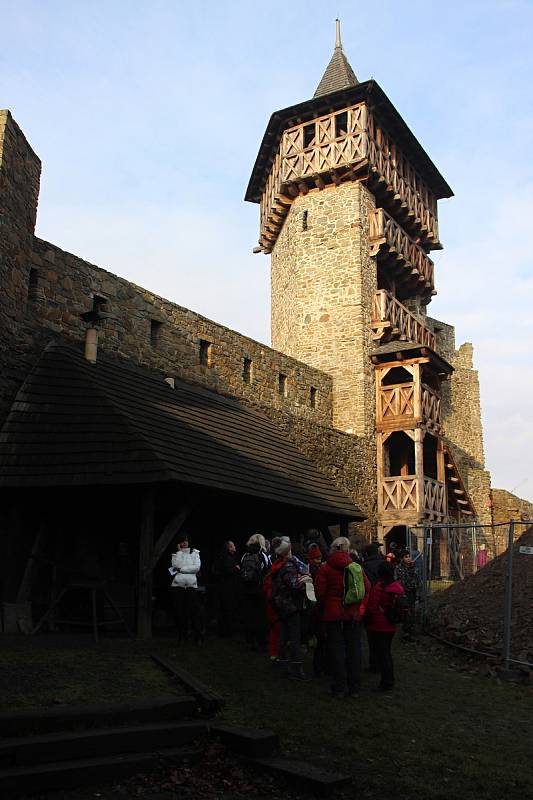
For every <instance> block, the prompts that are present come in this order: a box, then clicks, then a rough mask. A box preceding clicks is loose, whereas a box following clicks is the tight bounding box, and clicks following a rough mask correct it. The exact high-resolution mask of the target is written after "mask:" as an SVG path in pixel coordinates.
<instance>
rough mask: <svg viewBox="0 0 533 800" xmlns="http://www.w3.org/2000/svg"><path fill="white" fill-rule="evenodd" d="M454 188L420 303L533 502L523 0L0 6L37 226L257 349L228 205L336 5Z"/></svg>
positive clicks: (527, 7) (259, 321)
mask: <svg viewBox="0 0 533 800" xmlns="http://www.w3.org/2000/svg"><path fill="white" fill-rule="evenodd" d="M337 15H338V16H340V17H341V20H342V38H343V44H344V50H345V52H346V54H347V55H348V58H349V60H350V62H351V64H352V66H353V68H354V70H355V72H356V74H357V76H358V77H359V79H360V80H366V79H367V78H370V77H374V78H375V79H376V80H377V81H378V82H379V83H380V85H381V86H382V88H383V89H384V90H385V91H386V92H387V94H388V95H389V97H390V99H391V100H392V102H393V103H394V104H395V105H396V107H397V108H398V110H399V111H400V113H401V114H402V115H403V117H404V119H405V120H406V122H407V123H408V124H409V125H410V126H411V128H412V130H413V132H414V133H415V135H416V136H417V137H418V139H419V140H420V141H421V143H422V145H423V146H424V147H425V149H426V150H427V151H428V153H429V154H430V156H431V157H432V159H433V160H434V161H435V163H436V164H437V166H438V167H439V169H440V170H441V172H442V173H443V174H444V176H445V177H446V179H447V180H448V182H449V183H450V185H451V186H452V188H453V189H454V191H455V195H456V196H455V197H454V198H452V199H450V200H446V201H443V202H441V203H440V232H441V239H442V241H443V244H444V247H445V249H444V251H443V252H442V253H437V254H434V255H435V262H436V281H437V288H438V295H437V297H436V298H435V299H434V301H433V302H432V303H431V305H430V307H429V309H428V310H429V313H430V314H431V315H432V316H436V317H438V318H441V319H443V320H445V321H446V322H450V323H452V324H455V325H456V328H457V342H458V344H460V343H461V342H463V341H471V342H473V343H474V346H475V363H476V366H477V368H478V369H479V371H480V380H481V399H482V406H483V415H484V424H485V452H486V460H487V467H488V468H489V469H490V470H491V472H492V475H493V485H495V486H498V487H502V488H507V489H510V490H512V489H516V493H517V494H520V495H522V496H524V497H528V498H530V499H532V500H533V475H532V472H531V470H530V468H529V460H530V456H531V453H532V452H533V424H532V422H531V414H532V407H533V401H532V399H531V398H532V397H533V357H532V350H533V341H532V338H533V337H532V323H531V308H532V307H533V267H532V256H531V247H530V242H529V236H531V233H530V231H531V230H533V223H532V222H531V219H532V217H533V167H532V159H531V143H532V141H533V104H532V94H533V92H532V89H531V85H532V79H533V55H532V49H533V48H532V46H531V41H532V40H533V2H531V0H528V1H527V2H526V0H500V1H499V2H490V0H488V1H486V2H469V0H465V1H464V2H456V0H447V2H444V1H443V0H441V2H433V1H432V0H428V1H427V2H419V1H418V0H414V1H410V0H408V2H406V3H398V2H390V0H382V2H380V3H379V4H377V3H376V4H374V3H373V4H370V3H360V2H357V3H356V2H353V1H352V2H347V1H346V0H337V2H335V3H328V2H324V1H323V0H322V2H316V0H306V1H305V2H302V1H301V0H292V2H290V3H289V2H280V1H279V0H271V2H270V3H268V4H263V3H256V2H252V1H250V2H246V3H244V2H232V0H226V2H225V3H219V2H214V1H208V0H204V2H201V1H199V2H196V3H195V4H190V3H184V2H178V1H177V0H174V2H171V0H151V2H149V3H146V2H142V3H141V2H136V0H133V1H132V0H129V1H128V2H125V0H107V2H100V0H85V2H81V0H68V2H67V0H60V1H59V0H46V1H45V0H41V1H40V2H29V1H28V0H17V2H16V3H14V2H12V0H9V1H6V0H0V18H1V19H2V33H3V35H2V47H1V50H0V107H2V108H9V109H10V110H11V111H12V113H13V115H14V117H15V119H16V120H17V122H18V123H19V125H20V126H21V127H22V129H23V130H24V132H25V134H26V136H27V138H28V140H29V141H30V143H31V144H32V146H33V148H34V149H35V151H36V152H37V154H38V155H39V156H40V158H41V159H42V161H43V175H42V189H41V196H40V203H39V214H38V221H37V234H38V235H39V236H41V237H42V238H45V239H48V240H49V241H52V242H54V244H57V245H59V246H60V247H63V248H64V249H66V250H70V251H71V252H74V253H76V254H78V255H80V256H82V257H83V258H86V259H87V260H89V261H92V262H94V263H96V264H98V265H100V266H102V267H105V268H107V269H109V270H111V271H112V272H115V273H117V274H120V275H122V276H124V277H126V278H128V279H130V280H133V281H135V282H136V283H138V284H140V285H142V286H145V287H147V288H150V289H152V290H153V291H155V292H157V293H159V294H161V295H163V296H165V297H168V298H169V299H171V300H174V301H176V302H178V303H180V304H182V305H184V306H187V307H190V308H193V309H194V310H196V311H199V312H200V313H202V314H205V315H206V316H208V317H211V318H213V319H216V320H217V321H219V322H221V323H223V324H226V325H228V326H230V327H232V328H235V329H237V330H239V331H241V332H243V333H246V334H248V335H250V336H252V337H254V338H256V339H259V340H261V341H264V342H267V343H268V342H269V335H270V333H269V260H268V258H267V257H266V256H260V255H256V256H254V255H252V252H251V251H252V248H253V246H254V245H255V244H256V241H257V219H258V209H257V207H256V206H254V205H251V204H247V203H244V202H243V200H242V198H243V195H244V191H245V188H246V185H247V182H248V178H249V174H250V171H251V168H252V166H253V162H254V159H255V155H256V153H257V149H258V146H259V143H260V140H261V137H262V134H263V131H264V127H265V125H266V122H267V120H268V117H269V116H270V114H271V112H272V111H274V110H276V109H280V108H284V107H285V106H287V105H290V104H292V103H294V102H299V101H301V100H305V99H307V98H309V97H310V96H311V95H312V94H313V92H314V90H315V88H316V85H317V83H318V81H319V80H320V77H321V75H322V72H323V71H324V68H325V66H326V64H327V63H328V61H329V58H330V57H331V53H332V48H333V43H334V19H335V17H336V16H337Z"/></svg>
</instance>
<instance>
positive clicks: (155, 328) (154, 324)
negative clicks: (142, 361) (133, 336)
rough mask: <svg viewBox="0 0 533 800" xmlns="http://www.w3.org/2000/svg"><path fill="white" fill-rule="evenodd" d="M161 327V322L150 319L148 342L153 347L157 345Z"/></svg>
mask: <svg viewBox="0 0 533 800" xmlns="http://www.w3.org/2000/svg"><path fill="white" fill-rule="evenodd" d="M162 327H163V323H162V322H159V320H157V319H151V320H150V344H151V345H152V347H153V348H154V349H155V348H156V347H158V346H159V342H160V337H161V328H162Z"/></svg>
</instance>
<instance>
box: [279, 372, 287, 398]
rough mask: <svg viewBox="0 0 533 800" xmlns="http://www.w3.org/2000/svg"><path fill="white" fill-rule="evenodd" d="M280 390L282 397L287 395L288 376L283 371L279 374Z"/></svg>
mask: <svg viewBox="0 0 533 800" xmlns="http://www.w3.org/2000/svg"><path fill="white" fill-rule="evenodd" d="M278 392H279V394H280V395H281V397H287V376H286V375H284V374H283V372H280V373H279V374H278Z"/></svg>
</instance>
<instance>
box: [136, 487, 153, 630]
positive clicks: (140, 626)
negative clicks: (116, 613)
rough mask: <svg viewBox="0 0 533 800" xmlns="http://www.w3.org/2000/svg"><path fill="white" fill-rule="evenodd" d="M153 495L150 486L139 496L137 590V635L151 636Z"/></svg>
mask: <svg viewBox="0 0 533 800" xmlns="http://www.w3.org/2000/svg"><path fill="white" fill-rule="evenodd" d="M154 495H155V491H154V488H153V487H152V486H148V487H146V488H145V489H144V491H143V494H142V497H141V519H140V523H141V525H140V528H141V530H140V538H139V585H138V592H137V637H138V638H139V639H151V638H152V583H153V572H152V562H153V557H154Z"/></svg>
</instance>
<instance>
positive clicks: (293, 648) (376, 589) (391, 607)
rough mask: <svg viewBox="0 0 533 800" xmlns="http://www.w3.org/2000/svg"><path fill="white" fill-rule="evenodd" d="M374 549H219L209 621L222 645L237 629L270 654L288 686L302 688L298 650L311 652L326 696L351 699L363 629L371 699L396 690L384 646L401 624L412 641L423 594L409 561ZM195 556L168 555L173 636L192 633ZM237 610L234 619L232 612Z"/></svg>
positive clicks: (255, 543) (285, 543)
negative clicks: (324, 679)
mask: <svg viewBox="0 0 533 800" xmlns="http://www.w3.org/2000/svg"><path fill="white" fill-rule="evenodd" d="M380 548H381V545H380V544H379V543H377V542H373V543H372V544H370V545H367V546H366V547H365V548H364V549H363V551H362V553H361V554H359V553H358V552H356V551H355V550H353V549H352V547H351V544H350V540H349V539H348V538H346V537H343V536H340V537H338V538H336V539H335V540H334V541H333V542H332V543H331V545H330V547H329V550H326V548H325V547H324V545H323V542H321V541H320V535H319V533H318V532H317V531H310V532H309V535H308V537H307V539H306V540H305V541H304V542H303V544H297V545H294V544H293V543H292V542H291V540H290V538H289V537H288V536H277V537H274V538H273V539H272V541H271V542H268V541H266V540H265V538H264V537H263V536H262V535H261V534H254V535H253V536H251V537H250V538H249V539H248V541H247V543H246V549H245V552H244V554H243V555H242V557H241V558H240V559H239V558H238V557H237V552H236V547H235V544H234V542H232V541H226V542H225V543H224V545H223V548H222V551H221V552H220V554H219V555H218V557H217V558H216V560H215V562H214V564H213V566H212V570H211V572H212V577H211V580H212V581H213V585H214V587H215V589H216V617H217V624H218V630H219V633H220V635H221V636H231V635H232V634H233V633H234V632H235V631H236V629H237V626H238V625H239V624H240V623H241V622H242V626H243V630H244V637H245V641H246V643H247V645H248V646H249V647H250V648H253V649H258V650H263V649H268V653H269V656H270V659H271V661H272V663H273V664H274V665H275V666H276V667H278V668H280V669H281V670H282V671H283V672H284V673H285V674H286V675H287V677H289V678H291V679H293V680H303V681H305V680H309V677H308V675H307V674H306V672H305V671H304V666H303V662H304V659H303V652H304V647H306V648H307V650H310V651H312V652H313V671H314V673H315V675H321V674H323V673H326V674H328V675H329V676H330V691H331V695H332V696H333V697H343V696H353V695H355V694H357V692H358V691H359V690H360V686H361V672H362V632H363V630H366V637H367V640H368V652H369V667H368V669H369V670H370V671H372V672H379V673H380V683H379V685H378V686H377V687H376V689H377V690H378V691H390V690H391V689H392V688H393V686H394V665H393V659H392V652H391V644H392V640H393V637H394V634H395V632H396V628H397V625H398V624H400V623H401V624H402V625H403V632H404V637H410V636H412V635H413V624H414V609H415V604H416V599H417V596H418V593H419V590H420V577H419V571H418V568H417V565H416V556H414V558H413V554H412V553H411V552H410V551H409V550H402V549H401V548H399V547H396V546H393V545H391V546H390V550H389V552H388V553H387V555H386V556H384V555H382V553H381V551H380ZM200 567H201V562H200V553H199V552H198V550H195V549H194V548H191V547H190V546H189V542H188V539H186V538H185V537H182V538H181V540H180V541H179V542H178V546H177V550H176V552H175V553H174V554H173V555H172V566H171V568H170V570H169V572H170V573H171V575H172V590H173V591H172V594H174V595H175V602H174V608H175V610H176V618H177V620H178V634H179V636H180V637H182V636H183V631H184V630H185V629H187V630H191V631H192V632H193V634H195V633H196V634H198V630H197V620H196V617H197V613H196V610H195V605H196V603H197V600H196V597H195V596H194V595H195V594H196V593H195V592H192V591H190V590H191V589H195V588H197V575H198V572H199V571H200ZM239 611H240V613H239Z"/></svg>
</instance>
